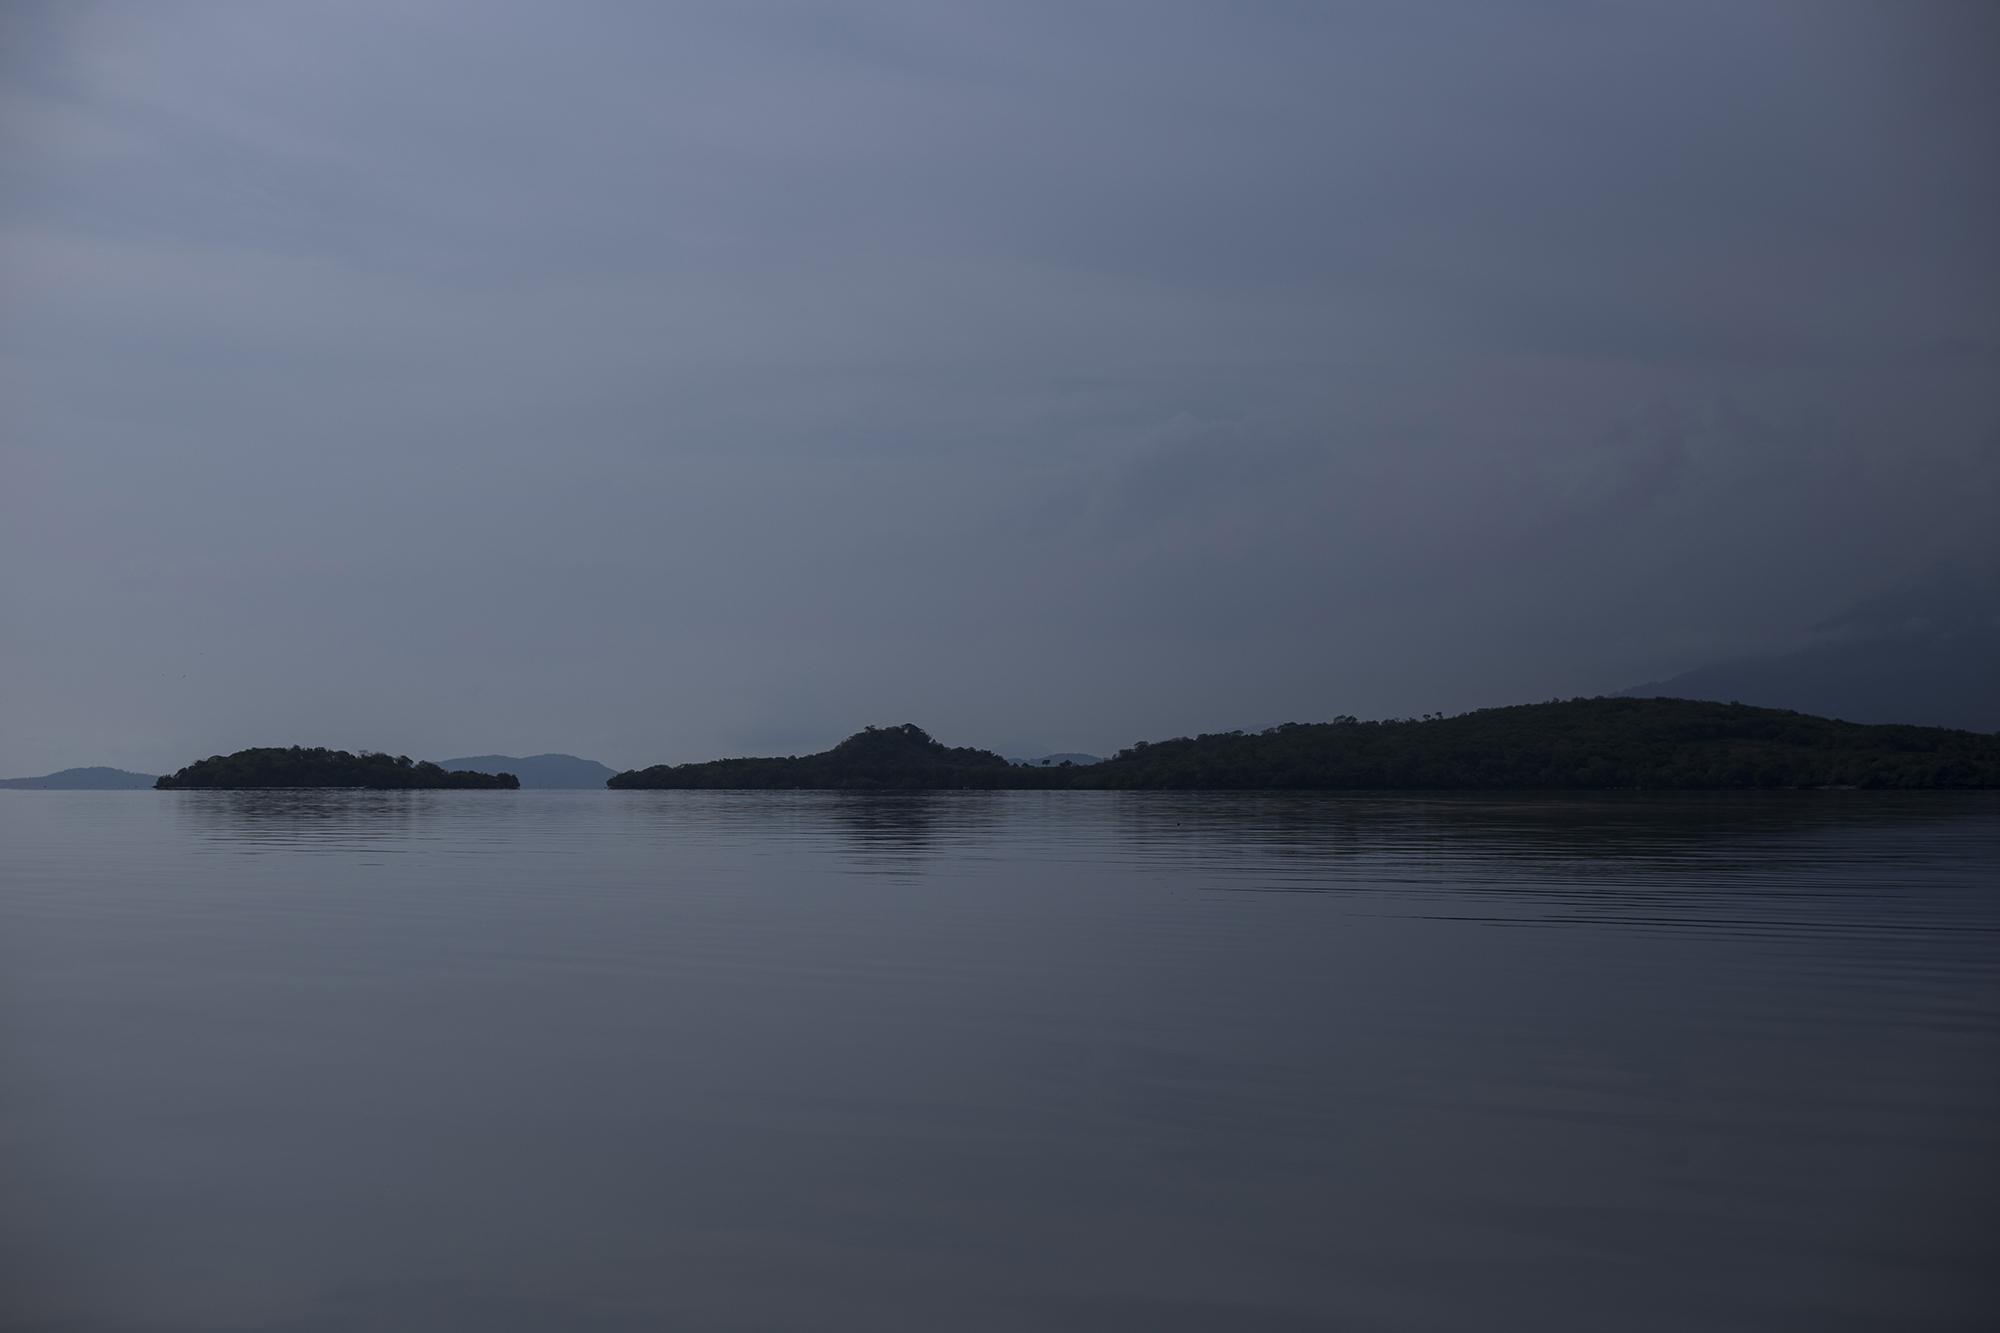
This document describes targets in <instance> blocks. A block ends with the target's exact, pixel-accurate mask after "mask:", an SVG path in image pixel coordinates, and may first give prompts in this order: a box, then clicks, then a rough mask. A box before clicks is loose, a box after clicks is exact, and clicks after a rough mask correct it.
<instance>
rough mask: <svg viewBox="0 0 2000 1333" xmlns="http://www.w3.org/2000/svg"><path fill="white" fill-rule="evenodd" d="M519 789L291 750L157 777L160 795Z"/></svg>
mask: <svg viewBox="0 0 2000 1333" xmlns="http://www.w3.org/2000/svg"><path fill="white" fill-rule="evenodd" d="M520 785H521V780H520V779H519V778H517V777H515V776H514V775H513V774H512V773H475V772H469V771H465V770H452V769H447V768H443V767H441V766H439V765H437V764H432V763H419V762H416V761H413V760H412V759H411V758H410V757H409V756H408V755H388V754H376V753H373V752H371V751H365V750H364V751H362V752H361V753H360V754H353V753H350V752H348V751H346V750H327V749H321V748H317V747H316V748H312V749H307V748H304V747H302V746H297V745H294V746H292V747H290V748H289V749H286V748H283V747H278V746H269V747H264V748H261V749H251V750H238V751H237V752H236V753H235V754H227V755H222V754H218V755H211V756H209V757H208V758H207V759H203V760H199V761H198V762H196V763H192V764H189V765H188V766H187V767H186V768H183V769H181V770H180V771H179V772H176V773H171V774H168V775H166V776H164V777H161V778H159V779H158V780H157V781H155V782H154V783H153V786H154V787H156V788H158V789H159V790H161V791H174V790H183V789H188V790H192V789H202V788H223V787H228V788H244V787H364V788H370V789H373V790H378V791H379V790H399V789H402V788H413V787H427V788H428V787H442V788H507V789H513V788H516V787H519V786H520Z"/></svg>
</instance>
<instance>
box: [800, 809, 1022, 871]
mask: <svg viewBox="0 0 2000 1333" xmlns="http://www.w3.org/2000/svg"><path fill="white" fill-rule="evenodd" d="M1006 799H1007V798H1006V796H1004V795H1000V794H995V793H989V792H958V791H902V792H830V793H827V794H826V796H825V804H824V805H823V806H822V807H821V809H822V810H823V811H824V813H825V815H826V817H827V819H828V820H829V822H830V823H831V824H832V826H833V828H834V830H835V832H836V833H837V835H838V836H839V838H840V841H841V843H842V845H843V846H844V848H845V849H846V850H847V851H848V852H849V854H851V855H852V856H854V857H855V859H856V860H857V861H859V862H861V863H862V864H863V865H865V866H868V867H871V868H898V869H909V868H912V867H914V866H916V865H918V864H920V863H922V862H924V861H926V860H928V859H929V858H931V857H932V856H934V855H936V854H937V853H939V852H940V851H945V850H950V849H962V848H964V847H965V846H967V845H969V844H973V843H978V842H981V841H984V840H987V839H990V838H991V837H992V835H993V829H994V826H995V824H996V823H997V822H998V820H999V818H1000V811H1001V808H1002V807H1001V802H1004V801H1005V800H1006Z"/></svg>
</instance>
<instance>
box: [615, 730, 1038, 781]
mask: <svg viewBox="0 0 2000 1333" xmlns="http://www.w3.org/2000/svg"><path fill="white" fill-rule="evenodd" d="M1024 771H1025V770H1022V769H1018V768H1016V767H1015V766H1014V765H1012V764H1010V763H1008V762H1007V761H1006V760H1005V759H1002V758H1001V757H1000V756H999V755H997V754H994V753H993V752H992V751H990V750H974V749H970V748H960V749H953V748H951V747H949V746H946V745H942V744H940V743H939V742H937V741H934V740H932V739H931V737H930V735H929V733H927V732H926V731H924V729H923V728H922V727H919V726H915V725H913V724H911V723H904V724H903V725H902V726H899V727H869V728H868V729H866V730H865V731H860V732H856V733H855V734H854V735H852V736H849V737H848V738H847V739H846V740H844V741H842V742H841V743H840V744H838V745H836V746H834V747H833V748H832V749H831V750H827V751H824V752H823V753H820V754H809V755H793V756H789V757H786V758H783V759H715V760H711V761H709V762H708V763H701V764H678V765H667V764H657V765H655V766H654V767H652V768H647V769H638V770H634V771H633V772H630V773H620V774H618V775H617V776H616V777H614V778H612V779H611V780H610V781H609V782H608V783H606V784H605V785H606V786H610V787H621V788H632V787H831V788H862V789H870V788H872V789H898V788H900V789H931V788H950V787H1008V786H1015V785H1020V784H1019V783H1018V782H1017V781H1016V775H1018V774H1020V773H1022V772H1024Z"/></svg>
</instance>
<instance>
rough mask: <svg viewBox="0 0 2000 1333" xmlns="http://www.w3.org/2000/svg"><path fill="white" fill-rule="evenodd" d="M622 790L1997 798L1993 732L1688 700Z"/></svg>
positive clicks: (630, 779) (816, 765) (860, 763)
mask: <svg viewBox="0 0 2000 1333" xmlns="http://www.w3.org/2000/svg"><path fill="white" fill-rule="evenodd" d="M606 785H607V786H610V787H616V788H662V787H683V788H685V787H698V788H710V787H761V788H773V787H775V788H860V789H871V788H872V789H889V790H896V789H902V790H915V789H948V788H1021V789H1036V790H1045V789H1089V788H1113V789H1129V790H1210V791H1273V790H1316V791H1368V790H1375V791H1533V790H1568V791H1616V790H1650V791H1747V790H1775V789H1801V788H1830V787H1856V788H1870V789H1877V790H1880V789H1925V788H1928V789H1937V788H1992V787H2000V736H1996V735H1986V734H1983V733H1979V732H1970V731H1953V730H1950V729H1948V728H1944V727H1909V726H1864V725H1861V724H1858V723H1853V722H1840V721H1836V720H1834V719H1831V718H1823V717H1812V716H1809V715H1807V714H1804V713H1794V712H1789V711H1786V710H1783V709H1776V708H1752V707H1748V706H1746V705H1743V704H1718V703H1707V702H1702V701H1699V700H1690V699H1630V698H1599V699H1570V700H1562V701H1556V702H1551V703H1545V704H1521V705H1516V706H1513V707H1508V708H1487V709H1481V710H1479V711H1477V712H1471V713H1460V714H1458V715H1456V716H1451V717H1447V716H1445V715H1443V714H1432V715H1429V716H1426V717H1421V718H1400V719H1397V718H1392V719H1387V720H1384V721H1378V722H1364V721H1360V720H1358V719H1356V718H1353V717H1340V718H1336V719H1334V720H1333V721H1331V722H1319V723H1296V722H1293V723H1286V724H1284V725H1282V726H1277V727H1271V728H1268V729H1266V730H1264V731H1258V732H1241V731H1233V732H1221V733H1215V734H1210V735H1204V736H1192V737H1188V736H1183V737H1179V738H1176V739H1174V740H1167V741H1157V742H1153V743H1146V742H1140V743H1139V744H1137V745H1134V746H1131V747H1130V748H1128V749H1125V750H1121V751H1120V752H1119V753H1118V754H1117V755H1115V756H1113V757H1112V758H1110V759H1106V760H1104V761H1103V762H1101V763H1095V764H1077V765H1071V766H1069V767H1055V768H1046V767H1039V766H1030V765H1025V764H1014V763H1010V762H1009V761H1007V760H1006V759H1003V758H1001V757H1000V756H999V755H997V754H993V753H992V752H990V751H987V750H975V749H952V748H950V747H947V746H945V745H944V744H942V743H940V742H938V741H936V740H933V739H932V738H931V737H930V735H929V734H928V733H926V732H925V731H924V730H923V729H922V728H921V727H917V726H914V725H910V724H904V725H902V726H896V727H870V728H868V729H867V730H866V731H863V732H860V733H858V734H857V735H854V736H851V737H849V738H848V739H847V740H844V741H842V742H841V743H840V744H839V745H836V746H835V747H833V748H832V749H831V750H827V751H824V752H822V753H819V754H810V755H803V756H793V757H788V758H779V759H718V760H713V761H711V762H708V763H694V764H679V765H671V766H670V765H665V764H661V765H656V766H654V767H652V768H646V769H637V770H634V771H632V772H628V773H620V774H619V775H617V776H616V777H614V778H612V779H611V780H610V781H609V782H608V783H606Z"/></svg>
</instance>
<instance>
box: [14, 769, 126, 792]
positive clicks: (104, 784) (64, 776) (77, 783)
mask: <svg viewBox="0 0 2000 1333" xmlns="http://www.w3.org/2000/svg"><path fill="white" fill-rule="evenodd" d="M153 782H154V777H153V775H152V774H151V773H128V772H126V771H125V770H124V769H122V768H97V767H92V768H65V769H63V770H61V771H60V772H57V773H44V774H43V775H42V776H41V777H38V778H0V788H11V789H12V790H15V791H135V790H138V789H141V788H145V787H150V786H152V785H153Z"/></svg>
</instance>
